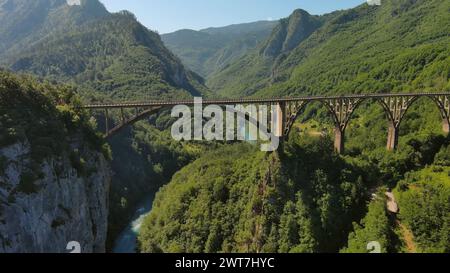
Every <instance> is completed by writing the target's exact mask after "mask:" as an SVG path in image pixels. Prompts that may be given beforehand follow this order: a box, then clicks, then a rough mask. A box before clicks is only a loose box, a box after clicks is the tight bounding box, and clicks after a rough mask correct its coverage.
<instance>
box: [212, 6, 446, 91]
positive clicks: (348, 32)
mask: <svg viewBox="0 0 450 273" xmlns="http://www.w3.org/2000/svg"><path fill="white" fill-rule="evenodd" d="M449 8H450V3H449V2H448V1H440V0H417V1H410V0H399V1H397V0H395V1H394V0H386V1H383V4H382V5H381V6H369V5H367V4H363V5H361V6H359V7H357V8H354V9H350V10H347V11H343V12H338V13H335V14H330V15H327V16H325V17H324V18H323V20H321V21H322V22H324V23H323V25H322V26H321V27H319V28H317V29H316V30H315V31H313V32H311V31H307V32H306V33H305V35H304V36H303V37H304V38H305V39H299V40H293V42H295V43H296V45H294V44H290V46H289V47H288V48H291V49H292V50H291V51H290V52H287V54H282V55H281V56H280V57H278V58H277V59H274V58H270V56H267V49H266V45H267V44H275V45H277V47H276V48H282V47H281V45H282V44H283V43H284V40H283V39H284V38H285V36H283V35H278V34H277V31H276V30H277V29H285V27H284V26H285V25H286V23H283V21H282V22H281V23H280V25H279V26H278V27H277V28H276V29H275V31H274V34H273V35H272V37H271V39H275V41H268V42H267V43H265V44H262V45H261V46H260V48H259V49H257V50H255V51H254V52H252V53H251V54H248V56H246V57H244V58H242V59H241V60H238V61H236V62H235V63H233V64H231V65H230V66H229V67H227V68H226V69H224V70H222V71H220V72H219V73H217V74H215V75H213V76H211V77H210V78H209V80H208V85H209V87H210V88H211V89H213V90H215V91H217V92H219V94H221V95H224V96H246V95H253V94H255V95H257V96H262V95H265V96H283V95H288V94H319V93H321V94H324V93H343V92H355V93H364V92H372V93H373V92H388V91H391V92H392V91H394V92H395V91H409V90H444V89H448V88H450V86H449V84H448V75H449V66H448V62H449V61H448V58H449V56H450V54H449V50H450V49H449V44H450V42H449V25H450V17H449V16H448V14H449V13H448V11H449ZM296 17H298V14H297V13H294V14H293V15H292V16H291V17H290V18H288V19H287V20H289V22H293V24H294V26H296V25H297V24H298V25H299V26H303V27H302V28H303V29H306V27H305V26H307V25H308V24H307V23H305V22H304V21H305V20H303V21H302V20H295V18H296ZM319 19H320V18H319ZM296 21H298V23H297V24H296ZM308 22H309V24H311V22H310V21H308ZM291 28H292V27H291ZM284 32H286V30H285V31H283V32H282V34H283V33H284ZM306 34H310V35H309V36H308V35H306ZM279 37H281V39H280V38H279ZM278 40H279V41H278ZM275 52H277V51H276V50H275Z"/></svg>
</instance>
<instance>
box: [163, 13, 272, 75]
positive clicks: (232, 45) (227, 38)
mask: <svg viewBox="0 0 450 273" xmlns="http://www.w3.org/2000/svg"><path fill="white" fill-rule="evenodd" d="M276 24H277V22H275V21H259V22H254V23H246V24H236V25H231V26H226V27H219V28H207V29H203V30H200V31H195V30H190V29H183V30H179V31H176V32H173V33H169V34H164V35H161V38H162V40H163V41H164V43H165V44H166V46H167V47H168V48H169V49H170V50H171V51H172V52H174V53H175V54H176V55H177V56H179V57H180V59H181V60H182V61H183V63H184V64H185V65H187V67H189V68H190V69H192V70H193V71H195V72H197V73H198V74H200V75H201V76H203V77H208V76H209V75H210V74H212V73H214V72H217V71H219V70H221V69H222V68H224V67H226V66H227V65H228V64H229V63H231V62H233V61H235V60H238V59H239V58H240V57H242V56H243V55H245V54H246V53H247V52H248V51H250V50H251V49H254V48H255V47H256V46H257V45H258V44H259V43H260V42H262V41H264V40H265V39H266V38H267V37H268V36H269V35H270V33H271V32H272V29H273V27H275V26H276Z"/></svg>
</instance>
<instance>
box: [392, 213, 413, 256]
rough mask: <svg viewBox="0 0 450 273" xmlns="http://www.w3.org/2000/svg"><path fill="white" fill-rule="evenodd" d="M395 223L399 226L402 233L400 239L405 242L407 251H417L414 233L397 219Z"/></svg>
mask: <svg viewBox="0 0 450 273" xmlns="http://www.w3.org/2000/svg"><path fill="white" fill-rule="evenodd" d="M396 224H397V225H398V226H399V227H400V230H401V233H402V237H403V238H402V239H403V241H404V242H405V244H406V252H407V253H417V247H416V243H415V242H414V234H413V233H412V231H411V230H410V229H409V228H408V227H407V226H405V225H404V224H402V223H401V222H400V221H399V220H396Z"/></svg>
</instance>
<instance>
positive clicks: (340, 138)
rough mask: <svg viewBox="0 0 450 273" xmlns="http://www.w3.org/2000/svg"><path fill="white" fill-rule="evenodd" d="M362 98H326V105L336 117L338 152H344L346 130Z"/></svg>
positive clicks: (335, 132)
mask: <svg viewBox="0 0 450 273" xmlns="http://www.w3.org/2000/svg"><path fill="white" fill-rule="evenodd" d="M362 101H363V99H362V98H343V97H342V98H334V99H330V100H325V101H324V103H325V106H327V108H328V110H329V111H330V113H331V114H332V115H333V117H334V123H335V129H334V149H335V150H336V152H337V153H339V154H343V153H344V141H345V130H346V129H347V125H348V123H349V121H350V118H351V117H352V115H353V112H354V111H355V109H356V108H357V107H358V105H359V104H360V103H361V102H362Z"/></svg>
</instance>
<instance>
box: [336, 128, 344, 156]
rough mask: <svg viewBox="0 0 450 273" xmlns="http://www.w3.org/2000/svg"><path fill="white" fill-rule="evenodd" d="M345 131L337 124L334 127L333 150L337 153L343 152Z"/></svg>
mask: <svg viewBox="0 0 450 273" xmlns="http://www.w3.org/2000/svg"><path fill="white" fill-rule="evenodd" d="M344 140H345V131H344V130H342V129H341V128H340V126H337V127H335V128H334V150H335V151H336V152H337V153H338V154H343V153H344Z"/></svg>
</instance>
